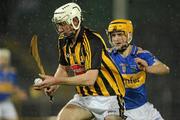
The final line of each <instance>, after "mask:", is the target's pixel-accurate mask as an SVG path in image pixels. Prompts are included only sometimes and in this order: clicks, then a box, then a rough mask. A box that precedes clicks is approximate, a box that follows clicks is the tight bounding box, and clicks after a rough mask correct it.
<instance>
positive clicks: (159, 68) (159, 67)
mask: <svg viewBox="0 0 180 120" xmlns="http://www.w3.org/2000/svg"><path fill="white" fill-rule="evenodd" d="M135 61H136V63H137V64H138V67H139V69H141V70H144V71H146V72H147V73H151V74H157V75H164V74H168V73H169V72H170V70H169V67H168V66H167V65H165V64H163V63H162V62H160V61H158V60H156V62H155V63H154V64H153V65H152V66H148V64H147V62H146V61H145V60H143V59H141V58H136V59H135Z"/></svg>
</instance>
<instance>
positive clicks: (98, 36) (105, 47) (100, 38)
mask: <svg viewBox="0 0 180 120" xmlns="http://www.w3.org/2000/svg"><path fill="white" fill-rule="evenodd" d="M94 34H95V35H96V36H98V37H99V38H100V39H101V41H102V43H103V44H104V47H105V49H106V50H107V46H106V43H105V41H104V39H103V38H102V37H101V35H100V34H98V33H94Z"/></svg>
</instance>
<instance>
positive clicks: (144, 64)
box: [135, 58, 148, 71]
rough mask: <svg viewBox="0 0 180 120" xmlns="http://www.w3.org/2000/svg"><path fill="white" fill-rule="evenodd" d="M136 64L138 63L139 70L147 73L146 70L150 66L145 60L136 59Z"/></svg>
mask: <svg viewBox="0 0 180 120" xmlns="http://www.w3.org/2000/svg"><path fill="white" fill-rule="evenodd" d="M135 62H136V63H137V65H138V68H139V69H140V70H143V71H146V69H147V67H148V64H147V62H146V61H145V60H143V59H141V58H135Z"/></svg>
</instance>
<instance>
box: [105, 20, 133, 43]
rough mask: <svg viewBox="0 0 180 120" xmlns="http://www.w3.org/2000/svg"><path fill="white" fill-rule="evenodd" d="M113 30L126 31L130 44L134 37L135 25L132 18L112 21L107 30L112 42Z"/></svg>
mask: <svg viewBox="0 0 180 120" xmlns="http://www.w3.org/2000/svg"><path fill="white" fill-rule="evenodd" d="M113 31H124V32H125V35H126V36H127V37H128V44H130V43H131V41H132V37H133V25H132V22H131V21H130V20H126V19H117V20H113V21H111V22H110V24H109V26H108V30H107V32H108V36H109V40H110V42H111V35H110V33H111V32H113Z"/></svg>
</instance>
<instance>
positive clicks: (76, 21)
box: [73, 17, 79, 27]
mask: <svg viewBox="0 0 180 120" xmlns="http://www.w3.org/2000/svg"><path fill="white" fill-rule="evenodd" d="M73 23H74V25H75V26H76V27H77V26H78V24H79V19H78V18H77V17H74V18H73Z"/></svg>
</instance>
